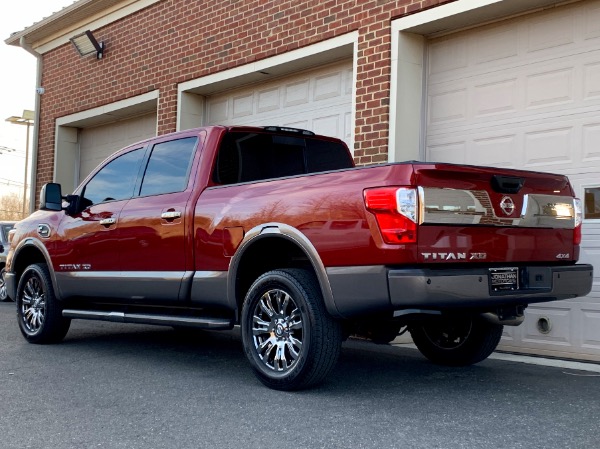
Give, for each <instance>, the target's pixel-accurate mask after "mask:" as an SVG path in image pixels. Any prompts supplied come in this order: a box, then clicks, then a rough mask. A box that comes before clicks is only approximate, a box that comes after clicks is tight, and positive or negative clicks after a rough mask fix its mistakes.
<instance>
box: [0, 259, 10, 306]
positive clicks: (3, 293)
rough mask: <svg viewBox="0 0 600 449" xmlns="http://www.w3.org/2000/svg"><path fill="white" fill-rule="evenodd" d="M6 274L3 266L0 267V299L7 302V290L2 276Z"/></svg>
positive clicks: (8, 299)
mask: <svg viewBox="0 0 600 449" xmlns="http://www.w3.org/2000/svg"><path fill="white" fill-rule="evenodd" d="M5 275H6V270H5V269H4V267H2V268H0V301H2V302H7V301H10V298H9V297H8V290H7V289H6V281H5V279H4V276H5Z"/></svg>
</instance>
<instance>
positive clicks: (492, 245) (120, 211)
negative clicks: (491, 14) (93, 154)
mask: <svg viewBox="0 0 600 449" xmlns="http://www.w3.org/2000/svg"><path fill="white" fill-rule="evenodd" d="M232 129H233V130H235V131H248V132H253V133H254V132H263V131H262V130H260V129H257V128H242V127H235V128H226V127H208V128H203V129H196V130H189V131H185V132H181V133H176V134H174V135H170V136H161V137H158V138H156V139H151V140H149V141H146V142H142V143H139V144H136V145H133V146H131V147H128V148H126V149H124V150H121V151H120V152H118V153H115V155H113V156H111V158H109V159H108V160H111V159H114V158H116V157H118V156H119V155H121V154H123V153H124V152H127V151H129V150H131V149H133V148H147V150H146V151H149V150H150V149H151V148H152V145H154V144H155V143H158V142H162V141H165V140H170V139H174V138H182V137H189V136H198V137H199V144H198V146H197V148H196V152H195V155H194V157H193V162H192V165H191V171H190V176H189V179H188V184H187V187H186V188H185V190H184V191H182V192H177V193H169V194H162V195H155V196H148V197H137V196H135V195H134V197H133V198H131V199H129V200H123V201H112V202H106V203H101V204H98V205H95V206H92V207H90V208H87V209H85V210H84V211H83V212H81V213H78V214H75V215H74V216H68V215H66V214H65V213H64V212H38V213H36V214H34V215H32V217H30V218H28V219H26V220H24V221H22V222H21V223H19V224H18V225H17V234H16V236H15V242H16V244H18V242H19V241H22V240H23V239H24V238H27V237H32V238H34V239H38V240H40V239H39V236H38V235H37V232H36V226H37V224H39V223H46V224H48V225H49V226H50V228H51V229H52V230H53V234H52V236H51V237H50V238H49V239H43V240H40V241H41V242H42V244H43V245H44V246H45V247H46V249H47V252H48V254H49V256H50V259H51V261H52V267H53V269H54V271H55V272H61V271H62V272H65V271H71V269H70V268H69V265H73V264H87V265H89V266H90V267H91V270H92V271H120V272H139V273H149V272H155V273H156V272H165V273H169V272H170V273H176V274H175V275H172V276H171V277H172V278H173V277H177V276H179V274H181V273H183V272H186V273H188V274H189V273H193V272H209V273H210V272H227V271H228V270H229V268H230V262H231V258H232V257H233V256H235V255H236V252H237V250H238V249H239V246H240V244H241V243H242V241H243V238H244V236H245V235H246V234H247V233H248V232H249V231H250V230H252V229H253V228H255V227H258V226H261V225H264V224H266V223H280V224H285V225H288V226H290V227H292V228H294V229H295V230H296V231H298V232H299V233H300V234H302V235H303V236H305V237H306V238H307V239H308V240H309V241H310V243H311V244H312V246H313V247H314V248H315V249H316V252H317V254H318V257H319V258H320V260H321V262H322V263H323V265H324V266H325V267H353V266H360V267H365V266H367V267H368V266H385V267H408V268H410V267H423V266H425V265H427V266H429V267H435V266H446V267H448V268H450V267H451V266H452V265H453V264H456V263H461V264H470V265H472V266H476V264H479V265H481V264H488V265H507V264H508V265H512V264H525V263H536V262H544V263H545V264H558V263H562V264H573V263H574V261H576V260H577V258H578V256H579V247H578V245H574V243H573V230H572V229H546V228H544V229H542V228H525V227H512V226H490V225H448V224H435V225H432V224H428V223H425V224H422V225H420V226H418V230H417V243H408V244H398V245H396V244H386V243H384V241H383V239H382V236H381V234H380V231H379V228H378V224H377V220H376V219H375V216H374V215H373V213H371V212H369V211H367V210H366V208H365V200H364V191H365V189H367V188H374V187H389V186H405V187H413V188H417V187H422V188H430V189H436V188H437V189H441V188H444V189H456V190H464V191H482V192H484V193H485V192H487V194H488V195H489V203H490V204H489V205H487V206H486V207H489V208H493V211H494V213H495V214H496V215H497V216H502V217H503V218H507V219H512V218H514V219H517V218H518V215H519V211H520V210H521V209H522V206H523V198H524V195H526V194H530V193H532V194H538V195H558V196H563V197H572V196H573V191H572V188H571V186H570V184H569V183H568V180H567V178H566V177H564V176H560V175H553V174H546V173H534V172H526V171H518V170H504V169H498V168H486V167H472V166H458V165H452V164H427V163H404V164H386V165H379V166H371V167H361V168H350V169H345V170H338V171H330V172H323V173H315V174H309V175H300V176H292V177H287V178H278V179H270V180H264V181H257V182H247V183H241V184H231V185H227V186H220V185H217V184H216V183H215V182H214V180H213V178H212V173H213V171H214V167H215V164H216V155H217V151H218V149H219V145H220V143H221V141H222V139H223V137H224V136H225V135H226V133H228V132H229V131H231V130H232ZM319 138H320V139H324V140H332V141H335V140H333V139H328V138H321V137H319ZM336 142H337V141H336ZM108 160H107V161H108ZM107 161H105V163H106V162H107ZM103 165H104V164H103ZM94 173H95V172H93V173H92V174H90V176H89V177H88V178H87V179H86V180H85V181H84V184H82V185H85V183H86V182H88V181H89V180H90V179H91V178H92V177H93V175H94ZM494 175H502V176H506V177H519V178H523V179H524V180H525V182H524V185H523V187H522V189H520V191H519V192H518V193H516V194H509V195H508V196H509V197H510V198H511V200H512V201H513V202H514V206H515V207H514V213H512V215H511V216H506V212H505V211H504V212H503V211H502V209H501V208H500V202H501V200H502V199H503V197H505V196H506V194H503V193H498V192H495V191H493V189H492V188H491V179H492V177H493V176H494ZM138 182H139V181H138ZM81 189H82V187H79V188H78V189H77V190H76V191H75V194H79V193H81ZM164 212H177V213H180V216H178V217H176V218H174V219H168V220H166V219H164V218H163V217H162V214H163V213H164ZM503 213H504V215H502V214H503ZM106 218H114V219H115V220H116V222H115V223H114V224H111V225H108V226H104V225H101V224H100V220H103V219H106ZM427 253H429V254H434V253H435V254H436V257H429V258H428V257H426V256H425V254H427ZM457 253H465V254H468V255H470V254H471V253H478V254H485V259H484V260H481V259H477V258H474V259H472V258H470V257H466V258H465V257H463V258H455V257H450V256H448V257H444V256H441V255H442V254H453V255H454V254H457ZM557 258H560V260H557ZM65 267H67V268H65ZM384 290H385V289H384Z"/></svg>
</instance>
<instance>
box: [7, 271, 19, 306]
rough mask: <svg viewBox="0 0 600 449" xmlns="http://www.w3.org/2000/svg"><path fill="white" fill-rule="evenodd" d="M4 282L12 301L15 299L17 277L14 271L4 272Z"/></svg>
mask: <svg viewBox="0 0 600 449" xmlns="http://www.w3.org/2000/svg"><path fill="white" fill-rule="evenodd" d="M4 282H6V292H7V293H8V297H9V298H10V299H12V300H13V301H16V299H17V277H16V276H15V274H14V273H9V272H8V271H7V272H5V273H4Z"/></svg>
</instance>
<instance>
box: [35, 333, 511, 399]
mask: <svg viewBox="0 0 600 449" xmlns="http://www.w3.org/2000/svg"><path fill="white" fill-rule="evenodd" d="M27 346H29V347H32V346H33V347H35V346H34V345H27ZM49 348H53V349H52V351H53V352H54V351H57V352H59V353H61V354H62V355H64V356H70V357H78V356H82V357H91V358H104V357H110V358H111V359H113V361H114V362H115V363H117V364H119V365H121V366H131V365H135V364H141V365H145V364H148V365H151V366H152V367H153V369H154V370H159V371H161V370H168V371H170V372H171V373H173V372H174V371H175V370H178V369H183V370H185V371H189V370H192V371H194V372H195V373H196V374H197V375H198V376H202V375H203V374H206V373H210V374H215V373H218V375H219V377H220V378H221V379H222V380H223V381H224V382H231V384H232V386H234V385H237V386H240V387H242V386H243V385H246V386H247V385H253V386H257V385H258V386H260V387H261V388H264V387H262V385H261V384H260V383H259V382H258V381H257V380H256V379H255V378H254V376H253V374H252V371H251V369H250V366H249V364H248V362H247V360H246V358H245V356H244V353H243V348H242V343H241V337H240V334H239V328H236V329H234V330H232V331H203V330H175V329H172V328H170V327H159V326H145V325H121V324H113V323H104V322H84V321H74V322H73V324H72V329H71V331H70V332H69V334H67V337H66V338H65V340H64V341H63V342H62V343H60V344H58V345H53V346H51V347H50V346H45V347H41V348H40V350H48V349H49ZM501 365H502V362H498V361H484V362H482V363H481V364H479V365H475V366H471V367H461V368H452V367H443V366H437V365H434V364H432V363H431V362H429V361H428V360H426V359H425V358H424V357H423V356H421V354H420V353H419V352H418V351H417V350H415V349H412V348H408V347H402V346H400V347H399V346H395V345H376V344H374V343H371V342H368V341H363V340H355V339H352V338H351V339H348V340H347V341H345V342H344V343H343V347H342V353H341V356H340V359H339V362H338V364H337V366H336V368H335V369H334V370H333V372H332V373H331V374H330V375H329V377H328V378H327V380H326V382H325V383H324V384H323V385H321V386H318V387H316V388H314V389H313V390H310V391H321V392H324V391H343V390H349V391H354V392H355V391H356V389H359V390H360V391H362V392H363V393H364V392H380V391H381V390H382V389H385V390H386V391H387V393H390V392H392V391H394V390H399V391H403V392H406V391H407V390H413V391H415V390H418V389H421V388H423V389H428V390H429V391H431V388H432V386H433V385H435V386H436V388H441V389H443V388H449V389H455V388H459V389H460V388H461V387H466V384H465V383H468V384H469V386H468V388H469V389H471V391H477V388H476V386H477V384H478V383H486V382H489V381H491V379H494V380H493V381H494V382H496V383H497V382H498V381H499V380H502V379H499V376H500V373H499V371H498V368H501ZM517 366H518V365H517ZM232 368H233V369H232ZM500 371H501V372H502V373H503V374H502V376H501V377H504V380H506V378H505V375H506V371H505V370H504V369H501V370H500ZM461 384H465V385H461Z"/></svg>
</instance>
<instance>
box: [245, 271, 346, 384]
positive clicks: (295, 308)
mask: <svg viewBox="0 0 600 449" xmlns="http://www.w3.org/2000/svg"><path fill="white" fill-rule="evenodd" d="M241 327H242V342H243V345H244V351H245V353H246V357H247V358H248V360H249V361H250V365H251V367H252V369H253V371H254V373H255V374H256V376H257V377H258V379H259V380H260V381H261V382H262V383H263V384H265V385H266V386H267V387H269V388H273V389H275V390H285V391H292V390H300V389H304V388H308V387H311V386H314V385H316V384H318V383H320V382H322V381H323V380H324V379H325V377H326V376H327V374H329V372H330V371H331V370H332V369H333V367H334V366H335V364H336V362H337V360H338V357H339V354H340V350H341V343H342V328H341V325H340V323H339V322H338V321H336V320H334V319H333V318H332V317H331V316H330V315H329V313H328V312H327V310H326V309H325V305H324V303H323V296H322V294H321V290H320V288H319V283H318V282H317V280H316V278H315V276H314V275H313V274H312V273H311V272H309V271H306V270H301V269H283V270H275V271H269V272H268V273H265V274H263V275H262V276H260V277H259V278H258V279H257V280H256V281H255V282H254V284H252V286H251V287H250V290H249V291H248V294H247V295H246V298H245V300H244V306H243V308H242V320H241Z"/></svg>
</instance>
